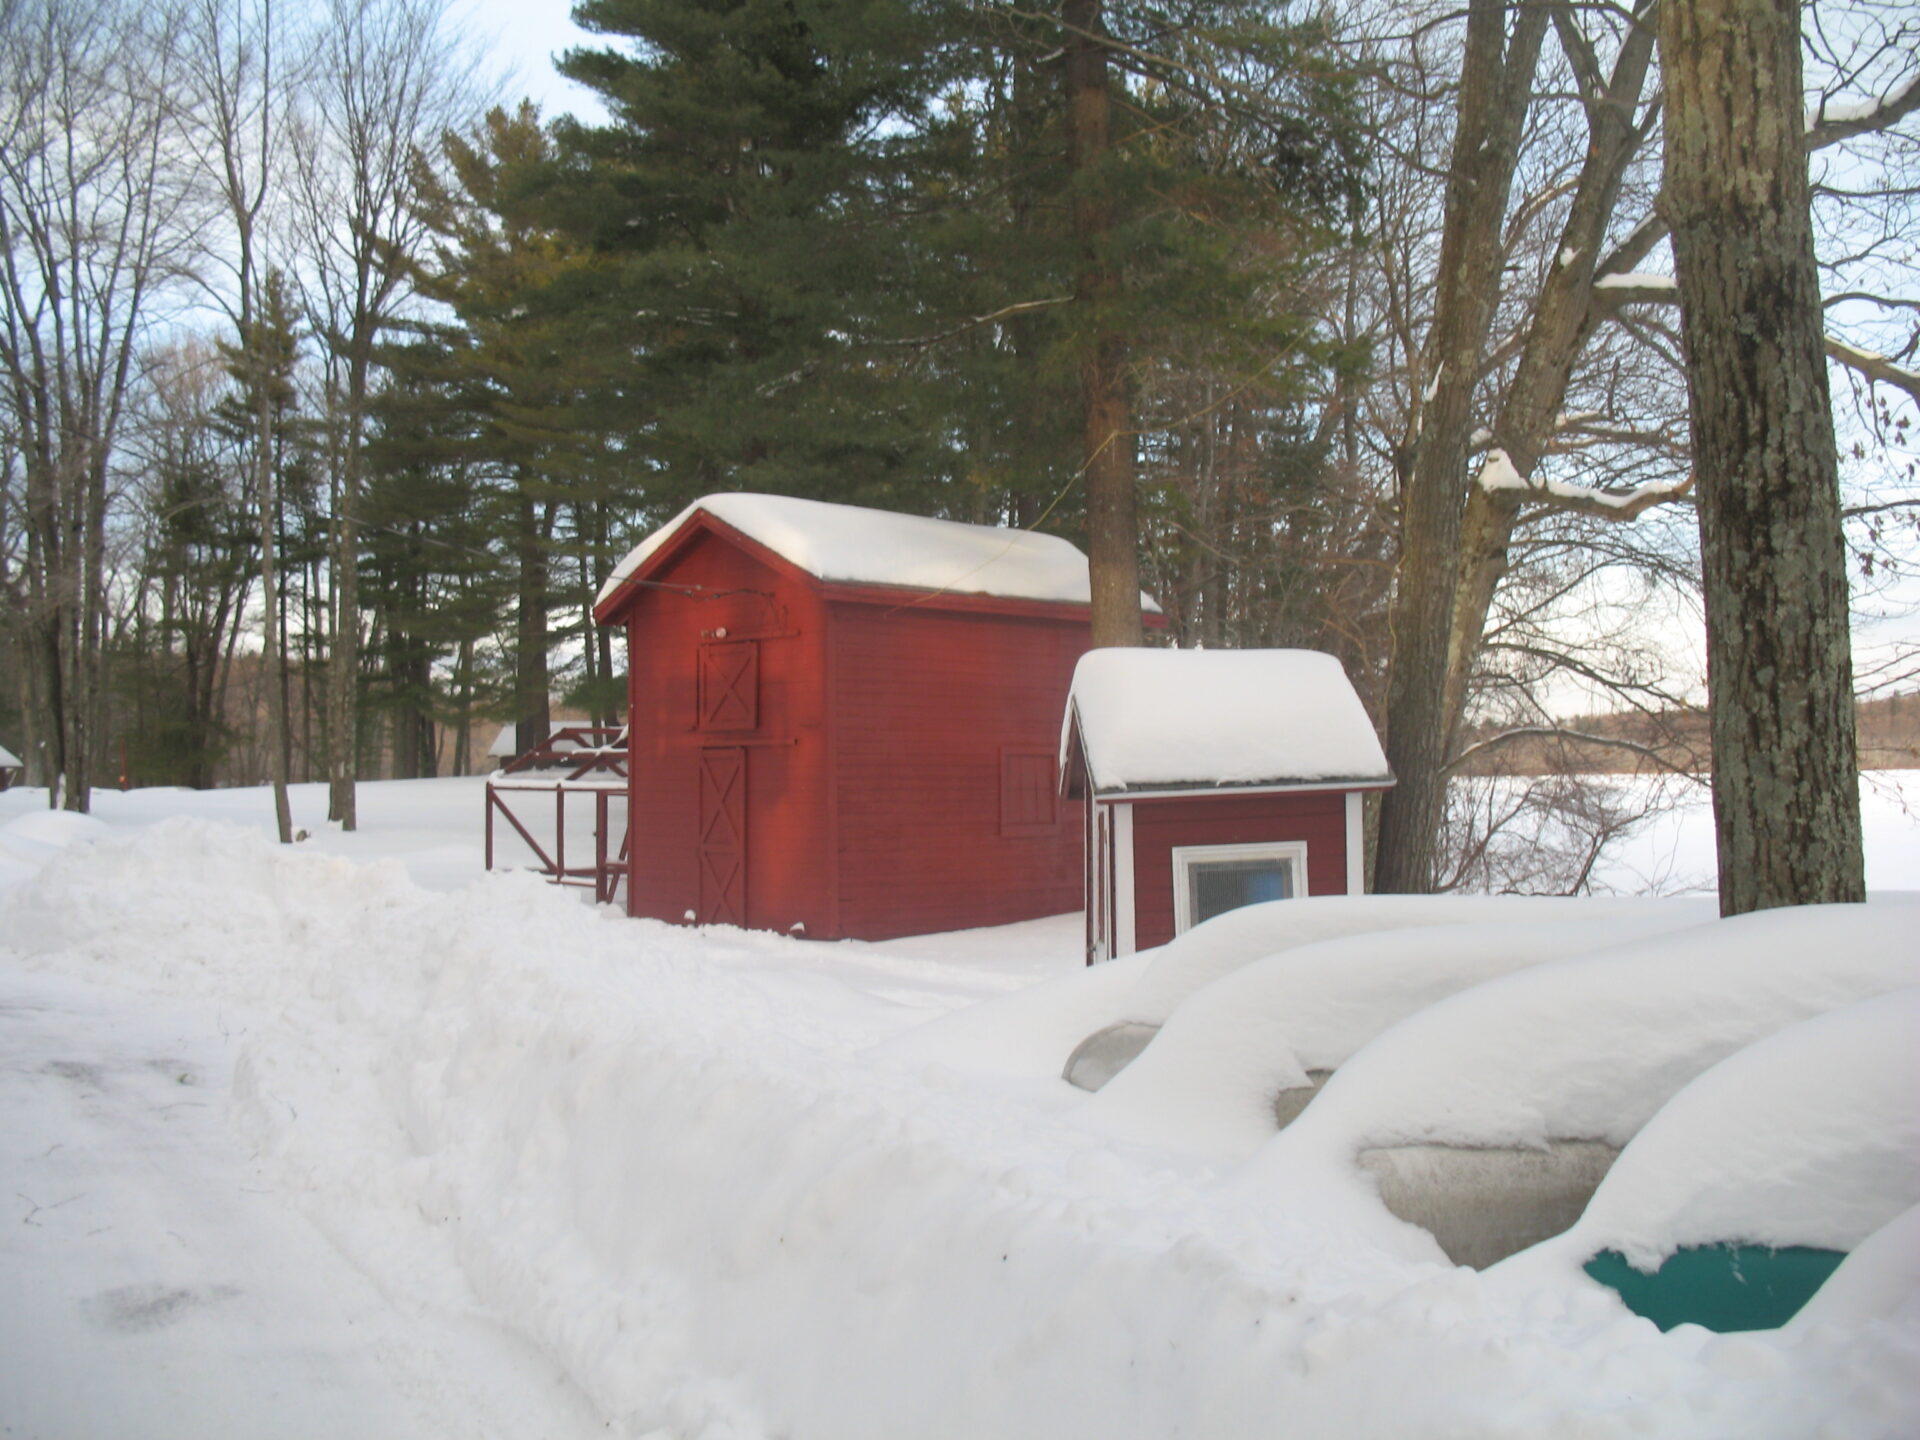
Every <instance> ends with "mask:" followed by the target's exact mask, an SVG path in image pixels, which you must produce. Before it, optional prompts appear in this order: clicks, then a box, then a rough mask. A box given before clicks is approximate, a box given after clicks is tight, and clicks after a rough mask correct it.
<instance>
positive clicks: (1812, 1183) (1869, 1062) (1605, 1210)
mask: <svg viewBox="0 0 1920 1440" xmlns="http://www.w3.org/2000/svg"><path fill="white" fill-rule="evenodd" d="M1916 1038H1920V990H1911V989H1910V990H1900V991H1895V992H1893V993H1891V994H1886V995H1877V996H1874V997H1872V998H1871V999H1867V1000H1862V1001H1858V1002H1856V1003H1854V1004H1852V1005H1845V1006H1842V1007H1840V1008H1839V1009H1837V1010H1833V1011H1829V1012H1827V1013H1825V1014H1822V1015H1816V1016H1814V1017H1813V1018H1812V1019H1808V1020H1803V1021H1801V1022H1800V1023H1799V1024H1797V1025H1790V1026H1788V1027H1787V1028H1786V1029H1784V1030H1781V1031H1779V1032H1778V1033H1777V1034H1774V1035H1771V1036H1768V1037H1765V1038H1763V1039H1761V1040H1758V1041H1756V1042H1755V1043H1754V1044H1752V1045H1749V1046H1747V1047H1746V1048H1745V1049H1743V1050H1739V1051H1736V1052H1735V1053H1734V1054H1732V1055H1730V1056H1728V1057H1727V1058H1726V1059H1725V1060H1722V1061H1721V1062H1720V1063H1719V1064H1717V1065H1715V1066H1713V1067H1711V1068H1710V1069H1708V1070H1707V1071H1706V1072H1705V1073H1703V1074H1702V1075H1700V1076H1699V1078H1697V1079H1696V1080H1694V1081H1693V1082H1692V1083H1691V1084H1689V1085H1687V1086H1686V1087H1685V1088H1684V1089H1682V1090H1681V1091H1680V1092H1679V1093H1678V1094H1677V1095H1675V1096H1674V1097H1673V1099H1672V1100H1670V1101H1669V1102H1668V1103H1667V1104H1666V1105H1665V1106H1664V1107H1663V1108H1662V1109H1661V1110H1660V1111H1659V1113H1658V1114H1656V1115H1655V1116H1654V1117H1653V1118H1652V1119H1651V1120H1649V1121H1648V1122H1647V1124H1646V1128H1645V1129H1643V1130H1642V1131H1641V1132H1640V1133H1639V1134H1638V1135H1636V1136H1635V1137H1634V1139H1633V1142H1632V1143H1631V1144H1630V1145H1628V1146H1627V1147H1626V1149H1624V1150H1623V1151H1621V1152H1620V1158H1619V1159H1618V1160H1617V1161H1616V1162H1615V1163H1614V1166H1613V1168H1612V1169H1611V1170H1610V1171H1609V1172H1608V1173H1607V1177H1606V1179H1605V1180H1603V1181H1601V1183H1600V1186H1599V1188H1598V1189H1597V1190H1596V1191H1595V1192H1594V1196H1593V1200H1592V1202H1591V1203H1590V1204H1589V1205H1588V1206H1587V1210H1586V1214H1585V1215H1583V1216H1582V1217H1581V1219H1580V1221H1579V1223H1578V1224H1576V1225H1575V1226H1573V1228H1572V1229H1570V1230H1568V1231H1567V1232H1566V1233H1565V1234H1564V1235H1561V1236H1558V1237H1556V1238H1555V1239H1554V1240H1551V1241H1548V1242H1547V1243H1546V1244H1544V1245H1540V1246H1536V1247H1535V1248H1534V1250H1532V1251H1529V1252H1527V1254H1526V1255H1524V1256H1516V1257H1515V1258H1514V1260H1512V1261H1509V1262H1507V1264H1508V1266H1509V1267H1511V1268H1513V1269H1514V1270H1515V1271H1518V1270H1521V1269H1523V1268H1531V1267H1532V1266H1534V1265H1538V1264H1542V1263H1552V1262H1554V1261H1556V1260H1558V1261H1561V1262H1564V1263H1567V1264H1570V1265H1572V1266H1579V1265H1582V1264H1584V1263H1585V1262H1586V1261H1587V1260H1589V1259H1591V1258H1592V1257H1593V1256H1594V1255H1596V1254H1598V1253H1599V1252H1600V1251H1602V1250H1617V1251H1619V1252H1620V1253H1621V1254H1622V1255H1624V1256H1625V1257H1626V1258H1627V1260H1628V1262H1629V1263H1630V1264H1632V1265H1633V1266H1634V1267H1635V1268H1636V1269H1640V1270H1645V1271H1652V1270H1655V1269H1657V1268H1659V1266H1660V1263H1661V1262H1662V1261H1664V1260H1665V1259H1666V1258H1667V1257H1668V1256H1669V1255H1671V1254H1673V1252H1674V1251H1676V1250H1678V1249H1681V1248H1682V1247H1684V1246H1690V1245H1711V1244H1716V1243H1720V1242H1724V1241H1734V1242H1738V1243H1742V1244H1754V1245H1767V1246H1773V1247H1780V1246H1786V1245H1812V1246H1816V1247H1818V1248H1821V1249H1826V1250H1842V1251H1850V1250H1852V1249H1854V1248H1855V1247H1856V1246H1858V1245H1859V1244H1860V1243H1861V1242H1862V1241H1863V1240H1865V1239H1866V1237H1867V1236H1868V1235H1870V1234H1872V1233H1873V1232H1874V1231H1875V1230H1878V1229H1879V1228H1880V1227H1881V1226H1883V1225H1886V1224H1888V1223H1890V1222H1891V1221H1892V1220H1893V1219H1894V1218H1895V1217H1896V1216H1898V1215H1899V1214H1900V1213H1901V1212H1902V1211H1904V1210H1906V1209H1908V1208H1909V1207H1911V1206H1913V1205H1916V1204H1920V1047H1917V1046H1916V1044H1915V1041H1916Z"/></svg>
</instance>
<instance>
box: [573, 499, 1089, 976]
mask: <svg viewBox="0 0 1920 1440" xmlns="http://www.w3.org/2000/svg"><path fill="white" fill-rule="evenodd" d="M1087 602H1088V588H1087V562H1086V557H1085V556H1084V555H1082V554H1081V553H1080V551H1079V550H1077V549H1075V548H1074V547H1073V546H1072V545H1071V544H1069V543H1068V542H1066V541H1065V540H1061V539H1058V538H1056V537H1053V536H1048V535H1038V534H1034V533H1031V532H1027V531H1015V530H1005V529H999V528H996V527H992V526H982V525H964V524H958V523H955V522H952V521H944V520H929V519H924V518H921V517H917V516H910V515H899V514H893V513H889V512H884V511H876V510H866V509H861V508H857V507H854V506H848V505H830V504H825V503H822V502H819V501H812V500H800V499H794V498H791V497H786V496H773V495H740V494H731V495H711V496H708V497H706V498H705V499H703V500H700V501H697V502H696V503H694V504H693V505H691V506H689V507H688V508H687V509H686V510H685V511H683V512H682V513H681V514H680V515H679V516H678V517H676V518H675V519H674V520H673V521H671V522H670V523H669V524H667V525H666V526H664V527H662V528H661V529H660V530H658V531H656V532H655V533H654V534H653V535H651V536H649V537H648V538H647V539H646V540H645V541H644V542H642V543H641V544H640V545H639V546H638V547H637V548H636V549H635V550H634V551H633V553H632V554H630V555H628V556H627V558H626V559H625V560H624V561H622V562H621V564H620V565H619V567H618V568H617V569H616V570H615V572H614V575H613V577H612V578H611V579H610V580H609V581H608V583H607V585H606V587H605V588H604V589H603V590H602V591H601V594H600V598H599V602H598V604H597V605H596V607H595V610H594V617H595V619H596V620H597V621H598V622H599V623H600V624H602V625H623V626H625V627H626V630H627V649H628V673H629V679H628V697H629V704H630V713H629V726H628V729H629V735H630V743H631V754H630V761H629V772H628V773H629V776H630V780H629V792H628V793H629V797H630V807H629V814H628V836H629V841H630V847H631V848H630V861H629V868H628V872H627V882H628V883H627V897H628V898H627V909H628V913H629V914H632V915H636V916H651V917H654V918H657V919H663V920H671V921H684V922H688V923H700V924H730V925H740V926H746V927H750V928H754V929H769V930H781V931H788V932H792V933H797V934H806V935H810V936H814V937H816V938H822V939H839V938H844V937H855V938H860V939H868V940H878V939H886V938H890V937H892V936H897V935H912V934H922V933H928V932H932V931H939V930H949V929H956V928H961V927H965V926H975V925H994V924H1002V923H1006V922H1010V921H1014V920H1024V919H1031V918H1034V917H1037V916H1041V915H1051V914H1058V913H1059V912H1061V911H1065V910H1071V909H1073V908H1074V906H1075V905H1076V904H1077V903H1078V901H1079V898H1080V873H1081V863H1080V827H1079V825H1078V824H1077V823H1076V817H1074V816H1072V815H1070V814H1063V813H1062V809H1063V807H1061V806H1060V804H1059V798H1058V796H1059V784H1058V776H1057V771H1056V768H1055V766H1056V751H1057V744H1058V735H1059V724H1060V714H1061V711H1062V708H1063V707H1064V706H1065V704H1066V698H1067V687H1068V684H1069V682H1070V680H1071V678H1072V675H1073V667H1074V663H1075V662H1076V661H1077V660H1078V659H1079V658H1080V656H1081V654H1082V653H1083V652H1084V651H1085V650H1086V649H1087V646H1088V643H1089V622H1088V604H1087Z"/></svg>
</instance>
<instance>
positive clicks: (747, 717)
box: [700, 640, 760, 730]
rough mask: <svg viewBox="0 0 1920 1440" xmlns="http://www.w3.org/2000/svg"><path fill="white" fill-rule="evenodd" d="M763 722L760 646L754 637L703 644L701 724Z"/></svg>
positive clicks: (725, 726)
mask: <svg viewBox="0 0 1920 1440" xmlns="http://www.w3.org/2000/svg"><path fill="white" fill-rule="evenodd" d="M759 724H760V647H759V645H757V644H756V643H755V642H753V641H751V640H734V641H731V642H729V643H727V644H724V645H702V646H701V647H700V728H701V729H702V730H753V729H757V728H758V727H759Z"/></svg>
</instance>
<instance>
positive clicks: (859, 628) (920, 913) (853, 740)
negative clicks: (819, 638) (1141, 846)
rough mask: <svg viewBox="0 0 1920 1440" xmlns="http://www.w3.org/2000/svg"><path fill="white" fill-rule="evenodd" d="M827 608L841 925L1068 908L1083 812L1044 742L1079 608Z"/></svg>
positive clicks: (1053, 730) (875, 934)
mask: <svg viewBox="0 0 1920 1440" xmlns="http://www.w3.org/2000/svg"><path fill="white" fill-rule="evenodd" d="M1029 608H1033V607H1029ZM830 611H831V614H832V626H833V630H832V640H831V647H830V658H829V667H830V673H831V681H830V684H831V708H832V713H833V717H834V724H835V731H834V742H833V743H834V752H835V758H834V773H835V795H836V816H837V824H838V831H839V847H838V848H839V861H840V875H841V882H840V905H841V917H840V918H841V933H843V934H848V935H860V936H864V937H868V938H873V939H880V938H885V937H888V936H893V935H912V934H922V933H926V932H929V931H936V930H946V929H953V928H957V927H961V926H973V925H996V924H1003V923H1007V922H1009V921H1013V920H1022V919H1030V918H1033V917H1035V916H1039V915H1051V914H1058V913H1060V912H1062V911H1066V910H1072V909H1074V908H1075V907H1076V906H1077V905H1078V904H1079V902H1080V885H1081V876H1080V827H1079V825H1078V824H1077V823H1076V819H1075V817H1074V816H1072V815H1071V814H1067V815H1062V814H1060V813H1059V811H1058V807H1057V805H1055V803H1054V802H1053V800H1052V793H1053V792H1052V781H1053V773H1052V760H1051V752H1052V747H1053V745H1054V743H1055V740H1056V738H1057V736H1058V733H1059V725H1060V715H1061V712H1062V711H1063V710H1064V709H1065V706H1066V696H1067V687H1068V685H1069V684H1070V683H1071V681H1072V678H1073V666H1074V662H1075V661H1076V660H1078V659H1079V657H1080V655H1081V654H1082V653H1083V652H1084V651H1085V650H1086V649H1087V646H1088V628H1087V621H1086V619H1085V612H1084V611H1081V612H1078V613H1077V614H1076V613H1074V612H1071V611H1068V612H1065V613H1064V614H1062V613H1060V612H1056V614H1055V616H1054V617H1052V618H1043V617H1041V616H1039V615H1019V616H1011V615H1006V614H993V613H977V612H969V611H966V610H936V609H932V608H931V607H920V608H915V607H912V606H902V605H896V604H854V603H847V602H844V601H842V602H837V603H834V604H832V605H831V606H830ZM1042 759H1044V761H1045V765H1044V770H1045V773H1044V775H1042V774H1041V765H1040V761H1041V760H1042ZM1009 762H1011V768H1009ZM1040 784H1044V786H1045V788H1046V790H1047V798H1046V800H1045V802H1044V804H1045V807H1046V808H1045V810H1044V811H1043V810H1042V803H1043V802H1042V801H1041V800H1040V798H1039V797H1038V795H1037V792H1036V788H1035V787H1036V786H1037V785H1040ZM1009 806H1011V807H1012V808H1011V810H1009V808H1008V807H1009Z"/></svg>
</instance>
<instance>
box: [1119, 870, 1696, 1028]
mask: <svg viewBox="0 0 1920 1440" xmlns="http://www.w3.org/2000/svg"><path fill="white" fill-rule="evenodd" d="M1674 906H1679V907H1681V909H1679V910H1678V911H1675V910H1673V909H1672V908H1671V907H1674ZM1715 913H1716V911H1715V909H1714V907H1713V906H1711V905H1710V904H1707V903H1705V902H1702V901H1687V900H1624V899H1622V900H1616V899H1586V898H1581V899H1563V898H1561V897H1559V896H1514V895H1503V896H1465V895H1319V896H1314V897H1312V898H1307V899H1299V900H1269V901H1267V902H1265V903H1263V904H1259V905H1244V906H1242V907H1241V908H1240V909H1238V910H1229V911H1228V912H1227V913H1226V914H1224V915H1216V916H1215V917H1214V918H1213V919H1211V920H1208V921H1206V922H1205V923H1204V924H1201V925H1196V926H1194V927H1193V928H1192V929H1191V930H1189V931H1187V932H1186V933H1185V934H1183V935H1177V936H1175V937H1174V938H1173V939H1172V940H1170V941H1168V942H1167V943H1166V944H1165V945H1162V946H1160V947H1158V948H1157V949H1154V950H1149V951H1145V952H1143V953H1145V954H1147V955H1149V956H1151V957H1152V960H1151V962H1150V963H1149V965H1148V967H1147V970H1146V973H1145V974H1143V975H1142V976H1141V977H1140V980H1139V983H1138V984H1136V985H1135V986H1134V988H1133V990H1132V991H1131V992H1130V993H1129V994H1128V996H1127V997H1126V1000H1125V1001H1124V1003H1123V1004H1122V1005H1121V1007H1120V1010H1119V1013H1118V1014H1116V1015H1113V1016H1111V1017H1109V1018H1110V1019H1113V1020H1129V1021H1132V1022H1134V1023H1135V1024H1140V1025H1163V1024H1165V1023H1166V1022H1167V1020H1168V1019H1169V1018H1170V1017H1171V1016H1172V1015H1173V1012H1174V1011H1175V1010H1177V1009H1179V1008H1180V1006H1181V1005H1182V1004H1184V1003H1185V1002H1186V1000H1187V997H1188V996H1190V995H1192V994H1194V993H1195V992H1196V991H1198V990H1200V989H1201V988H1203V987H1204V986H1207V985H1211V984H1212V983H1213V982H1214V981H1216V980H1218V979H1219V978H1220V977H1221V976H1222V975H1226V974H1228V973H1230V972H1231V971H1234V970H1237V969H1239V968H1240V967H1241V966H1242V965H1245V964H1247V963H1248V962H1250V961H1253V960H1258V959H1259V958H1261V957H1262V956H1264V955H1274V954H1278V953H1279V952H1280V951H1282V950H1292V949H1294V948H1296V947H1298V946H1301V945H1310V944H1313V943H1314V942H1316V941H1321V940H1335V939H1338V938H1340V937H1341V936H1344V935H1359V934H1366V933H1377V932H1381V931H1387V930H1402V929H1406V928H1407V927H1408V926H1414V925H1517V924H1525V923H1529V922H1537V921H1552V920H1576V919H1582V920H1585V919H1590V920H1595V921H1605V920H1609V919H1612V918H1616V917H1619V918H1630V917H1634V916H1638V915H1648V916H1652V915H1664V914H1677V915H1684V916H1687V917H1689V918H1692V919H1698V920H1706V919H1709V918H1711V917H1712V916H1713V915H1714V914H1715Z"/></svg>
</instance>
